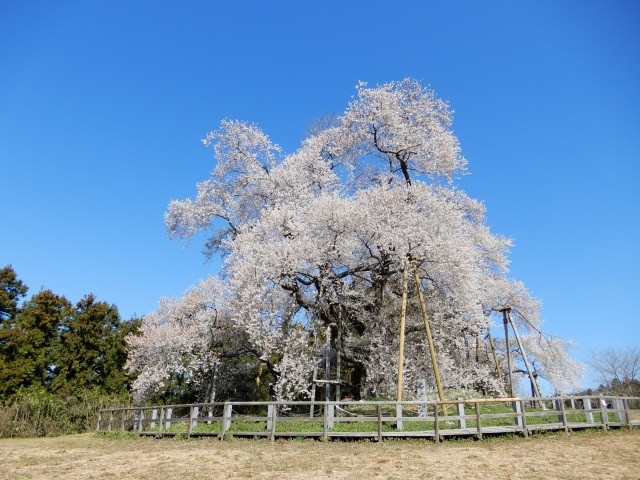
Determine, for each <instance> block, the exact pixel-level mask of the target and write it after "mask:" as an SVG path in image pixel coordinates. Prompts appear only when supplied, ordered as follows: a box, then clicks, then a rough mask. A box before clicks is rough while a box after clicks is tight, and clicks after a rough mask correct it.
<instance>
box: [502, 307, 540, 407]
mask: <svg viewBox="0 0 640 480" xmlns="http://www.w3.org/2000/svg"><path fill="white" fill-rule="evenodd" d="M510 310H511V309H509V310H505V311H504V314H505V315H506V317H507V320H508V321H509V323H510V324H511V328H513V333H514V335H515V337H516V342H518V348H519V349H520V353H521V354H522V360H524V366H525V367H526V368H527V373H528V374H529V379H530V380H531V387H532V388H533V390H534V392H533V393H534V395H535V396H536V397H538V398H540V390H538V382H536V379H535V377H534V375H533V372H532V370H531V365H530V364H529V360H528V359H527V354H526V352H525V351H524V347H523V346H522V341H521V340H520V335H518V330H517V329H516V325H515V323H513V320H512V319H511V313H510ZM512 394H513V393H512Z"/></svg>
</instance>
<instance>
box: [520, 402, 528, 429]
mask: <svg viewBox="0 0 640 480" xmlns="http://www.w3.org/2000/svg"><path fill="white" fill-rule="evenodd" d="M519 403H520V420H521V423H520V426H521V427H522V434H523V435H524V437H525V438H526V437H528V436H529V429H528V428H527V415H526V413H525V409H524V400H520V402H519Z"/></svg>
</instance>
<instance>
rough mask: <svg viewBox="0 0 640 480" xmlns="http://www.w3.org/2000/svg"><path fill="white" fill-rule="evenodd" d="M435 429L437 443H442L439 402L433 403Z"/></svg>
mask: <svg viewBox="0 0 640 480" xmlns="http://www.w3.org/2000/svg"><path fill="white" fill-rule="evenodd" d="M433 419H434V420H433V429H434V433H435V441H436V443H440V425H439V423H440V420H439V419H438V404H437V403H434V404H433Z"/></svg>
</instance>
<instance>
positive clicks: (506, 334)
mask: <svg viewBox="0 0 640 480" xmlns="http://www.w3.org/2000/svg"><path fill="white" fill-rule="evenodd" d="M507 310H511V307H503V308H502V309H501V310H498V311H502V320H503V323H504V343H505V349H506V351H507V369H508V370H509V372H508V373H509V392H508V393H509V396H510V397H513V366H512V365H511V351H510V350H509V320H508V318H507Z"/></svg>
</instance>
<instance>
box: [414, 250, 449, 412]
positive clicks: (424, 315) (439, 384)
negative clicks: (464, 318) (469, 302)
mask: <svg viewBox="0 0 640 480" xmlns="http://www.w3.org/2000/svg"><path fill="white" fill-rule="evenodd" d="M412 264H413V276H414V279H415V282H416V288H417V289H418V299H419V300H420V311H421V312H422V319H423V320H424V332H425V335H426V336H427V343H428V344H429V355H430V356H431V363H432V364H433V374H434V376H435V378H436V388H437V389H438V398H439V399H440V401H441V402H443V401H444V390H443V389H442V381H441V380H440V370H439V369H438V359H437V358H436V349H435V347H434V345H433V337H432V336H431V327H430V326H429V316H428V313H427V305H426V303H425V301H424V295H423V294H422V284H421V283H420V275H418V267H416V264H415V263H414V262H412ZM443 413H444V415H445V416H446V415H447V409H446V406H445V407H444V410H443Z"/></svg>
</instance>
